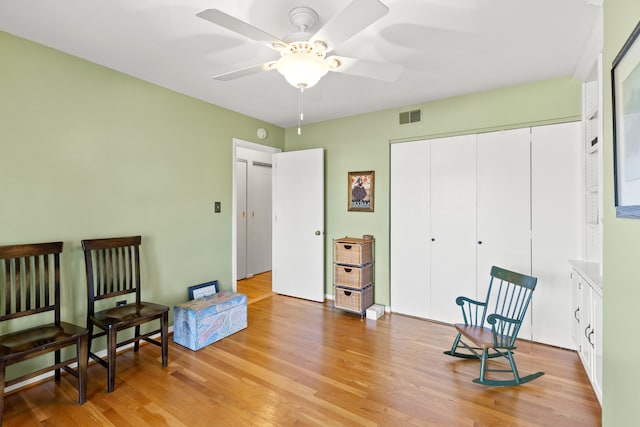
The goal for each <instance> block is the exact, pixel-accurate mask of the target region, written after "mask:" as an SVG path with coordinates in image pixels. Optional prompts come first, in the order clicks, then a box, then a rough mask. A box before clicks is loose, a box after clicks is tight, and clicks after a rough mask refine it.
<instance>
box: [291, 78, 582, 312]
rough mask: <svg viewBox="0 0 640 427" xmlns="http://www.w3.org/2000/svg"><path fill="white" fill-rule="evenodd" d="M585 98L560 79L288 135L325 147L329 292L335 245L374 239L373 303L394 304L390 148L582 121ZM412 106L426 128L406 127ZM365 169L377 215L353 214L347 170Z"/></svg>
mask: <svg viewBox="0 0 640 427" xmlns="http://www.w3.org/2000/svg"><path fill="white" fill-rule="evenodd" d="M311 90H313V89H311ZM580 100H581V85H580V83H579V82H578V81H577V80H575V79H572V78H559V79H552V80H546V81H541V82H533V83H529V84H524V85H519V86H515V87H509V88H504V89H497V90H492V91H487V92H482V93H475V94H470V95H465V96H459V97H455V98H448V99H443V100H437V101H432V102H426V103H424V104H419V105H414V106H411V107H404V108H400V109H391V110H385V111H379V112H374V113H370V114H364V115H359V116H354V117H347V118H342V119H337V120H331V121H325V122H321V123H315V124H310V125H303V127H302V135H298V134H297V128H290V129H287V130H286V132H285V147H286V150H287V151H291V150H301V149H305V148H316V147H322V148H324V149H325V194H326V197H325V239H326V255H325V259H326V273H325V275H326V281H325V291H326V293H327V294H331V293H332V290H331V289H332V283H331V282H332V277H333V271H332V265H331V260H332V259H333V254H332V253H333V247H332V246H333V239H334V238H338V237H344V236H350V237H360V236H362V235H363V234H373V235H374V237H375V239H376V246H375V252H376V259H375V261H376V263H375V284H376V285H375V301H376V303H379V304H384V305H389V162H390V160H389V152H390V143H392V142H394V141H400V140H409V139H424V138H430V137H438V136H445V135H452V134H462V133H474V132H483V131H490V130H497V129H506V128H516V127H523V126H529V125H541V124H549V123H559V122H565V121H572V120H579V119H580V112H581V109H580V102H581V101H580ZM413 108H421V109H422V122H421V123H416V124H410V125H404V126H400V125H399V124H398V113H399V112H400V111H406V110H408V109H413ZM367 170H374V171H375V199H374V208H375V211H374V212H373V213H370V212H348V211H347V172H349V171H367Z"/></svg>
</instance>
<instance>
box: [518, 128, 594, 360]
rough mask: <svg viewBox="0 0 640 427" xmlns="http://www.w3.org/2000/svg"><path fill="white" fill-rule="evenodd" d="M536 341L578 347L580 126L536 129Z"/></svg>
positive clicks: (534, 149)
mask: <svg viewBox="0 0 640 427" xmlns="http://www.w3.org/2000/svg"><path fill="white" fill-rule="evenodd" d="M531 137H532V138H531V141H532V165H533V167H532V176H533V182H532V205H533V210H532V221H533V224H532V229H533V253H532V269H533V275H534V276H536V277H537V278H538V287H537V288H536V291H535V292H534V293H533V298H532V308H531V310H532V313H533V339H534V340H535V341H538V342H542V343H545V344H551V345H555V346H559V347H565V348H573V342H572V339H571V316H568V315H567V313H571V314H573V313H572V311H571V286H570V285H571V283H570V281H569V279H568V278H567V271H568V263H567V261H568V260H570V259H580V256H581V249H580V233H581V228H580V227H581V225H580V221H579V218H580V211H581V203H583V200H584V199H583V198H582V196H581V195H582V194H583V193H582V184H581V175H580V157H581V155H583V154H582V153H583V152H582V144H581V142H580V122H571V123H562V124H557V125H549V126H539V127H534V128H532V135H531Z"/></svg>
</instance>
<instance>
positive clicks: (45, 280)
mask: <svg viewBox="0 0 640 427" xmlns="http://www.w3.org/2000/svg"><path fill="white" fill-rule="evenodd" d="M61 252H62V242H52V243H37V244H26V245H8V246H0V293H1V294H0V322H3V327H4V328H6V329H7V330H12V329H14V326H15V324H16V323H20V324H21V325H23V324H24V322H25V318H26V317H30V318H31V319H32V320H29V323H30V324H32V325H33V326H32V327H30V328H27V329H24V328H23V327H20V328H19V329H18V328H15V329H17V330H15V331H13V332H9V333H7V334H4V335H2V336H0V376H1V377H0V385H1V386H2V390H1V393H0V424H2V412H3V410H4V387H5V386H10V385H13V384H16V383H19V382H21V381H25V380H28V379H30V378H34V377H36V376H38V375H41V374H43V373H45V372H50V371H55V380H56V382H58V381H60V370H61V369H64V370H65V371H67V372H69V373H70V374H72V375H73V376H75V377H76V378H77V380H78V402H79V403H80V404H82V403H84V402H85V401H86V400H87V387H86V384H87V352H88V340H89V331H87V330H86V329H85V328H81V327H80V326H76V325H73V324H70V323H66V322H62V321H61V320H60V253H61ZM51 314H52V315H53V316H51ZM51 317H53V322H52V323H47V324H42V323H43V322H46V321H47V320H50V318H51ZM18 318H20V320H16V319H18ZM72 346H75V357H73V358H70V359H68V360H65V361H61V349H63V348H65V347H72ZM50 352H53V353H54V364H52V365H49V366H46V367H44V368H41V369H38V370H36V371H31V372H28V373H26V374H24V375H21V376H19V377H17V378H13V379H11V380H9V381H5V370H6V367H7V366H9V365H13V364H15V363H18V362H22V361H24V360H27V359H31V358H33V357H36V356H40V355H43V354H45V353H50ZM73 364H77V365H76V366H72V365H73Z"/></svg>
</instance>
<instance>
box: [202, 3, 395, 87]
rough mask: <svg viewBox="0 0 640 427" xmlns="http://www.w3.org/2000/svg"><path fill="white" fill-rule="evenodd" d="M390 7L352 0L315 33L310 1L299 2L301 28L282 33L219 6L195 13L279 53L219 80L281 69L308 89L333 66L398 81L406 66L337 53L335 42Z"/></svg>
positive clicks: (296, 18) (295, 16)
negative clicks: (301, 4) (307, 4)
mask: <svg viewBox="0 0 640 427" xmlns="http://www.w3.org/2000/svg"><path fill="white" fill-rule="evenodd" d="M388 11H389V9H388V8H387V6H385V5H384V4H382V3H381V2H380V1H378V0H353V1H352V2H351V3H349V4H348V5H347V7H346V8H344V9H343V10H342V11H341V12H339V13H338V14H337V15H335V16H334V17H333V18H331V19H330V20H329V21H328V22H327V23H326V24H325V25H324V26H323V27H322V28H320V29H319V30H318V31H316V32H315V33H311V32H310V31H309V30H310V29H312V28H313V26H314V25H315V24H316V22H317V21H318V14H317V13H316V12H315V11H314V10H313V9H311V8H309V7H296V8H294V9H292V10H291V11H290V12H289V20H290V22H291V23H292V24H293V25H294V26H295V28H296V29H297V31H296V32H294V33H292V34H289V35H288V36H286V37H284V38H283V39H280V38H278V37H275V36H273V35H271V34H269V33H267V32H265V31H263V30H261V29H259V28H256V27H254V26H253V25H251V24H248V23H247V22H244V21H242V20H240V19H238V18H235V17H233V16H231V15H228V14H226V13H224V12H222V11H221V10H218V9H206V10H203V11H202V12H199V13H197V14H196V16H198V17H200V18H202V19H205V20H207V21H210V22H212V23H214V24H217V25H219V26H221V27H224V28H227V29H228V30H231V31H234V32H236V33H238V34H241V35H242V36H244V37H247V38H249V39H252V40H255V41H257V42H260V43H262V44H264V45H266V46H267V47H269V48H271V49H274V50H276V51H278V52H279V53H280V58H279V59H278V60H274V61H270V62H266V63H262V64H257V65H253V66H250V67H247V68H242V69H239V70H235V71H231V72H228V73H224V74H220V75H217V76H214V79H217V80H223V81H226V80H233V79H237V78H240V77H245V76H248V75H251V74H256V73H259V72H263V71H271V70H274V69H275V70H277V71H278V72H279V73H280V74H282V75H283V76H284V78H285V79H286V80H287V82H289V84H291V85H292V86H294V87H296V88H298V89H300V91H301V93H302V91H303V90H304V89H307V88H310V87H312V86H314V85H315V84H316V83H318V81H319V80H320V79H321V78H322V77H323V76H324V75H325V74H327V72H329V71H334V72H339V73H345V74H352V75H357V76H362V77H369V78H373V79H378V80H384V81H394V80H396V79H397V77H398V75H399V74H400V72H401V71H402V66H401V65H398V64H390V63H384V62H376V61H368V60H363V59H356V58H349V57H345V56H339V55H332V56H329V57H327V54H328V53H329V52H332V51H333V50H334V49H335V48H336V46H338V45H340V44H341V43H343V42H344V41H346V40H347V39H349V38H351V37H352V36H354V35H355V34H357V33H358V32H360V31H362V30H363V29H364V28H366V27H367V26H369V25H371V24H372V23H373V22H375V21H377V20H378V19H380V18H382V17H383V16H384V15H385V14H386V13H387V12H388Z"/></svg>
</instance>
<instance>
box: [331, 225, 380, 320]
mask: <svg viewBox="0 0 640 427" xmlns="http://www.w3.org/2000/svg"><path fill="white" fill-rule="evenodd" d="M373 242H374V240H373V236H370V235H366V236H363V238H362V239H358V238H353V237H343V238H341V239H335V240H334V241H333V244H334V247H333V308H337V309H340V310H345V311H350V312H352V313H358V314H360V319H362V318H363V317H364V314H365V312H366V311H367V308H369V307H371V306H372V305H373V298H374V296H373V282H374V277H373V276H374V269H373Z"/></svg>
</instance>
